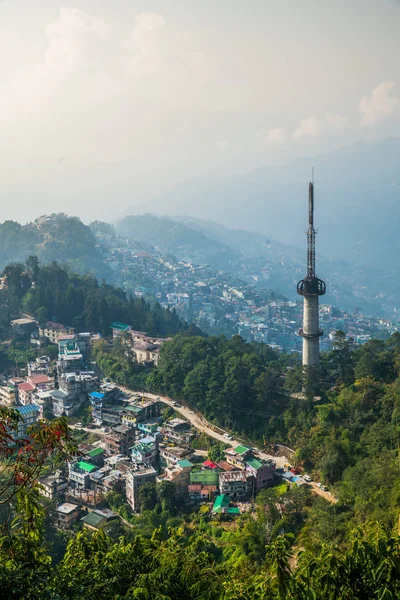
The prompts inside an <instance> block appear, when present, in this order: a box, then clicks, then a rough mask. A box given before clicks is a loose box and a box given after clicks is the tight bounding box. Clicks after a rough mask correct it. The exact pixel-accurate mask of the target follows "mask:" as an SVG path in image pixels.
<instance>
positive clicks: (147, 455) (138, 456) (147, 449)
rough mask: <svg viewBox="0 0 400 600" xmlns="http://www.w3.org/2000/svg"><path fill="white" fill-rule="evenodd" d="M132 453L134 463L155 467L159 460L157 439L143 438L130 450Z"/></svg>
mask: <svg viewBox="0 0 400 600" xmlns="http://www.w3.org/2000/svg"><path fill="white" fill-rule="evenodd" d="M130 451H131V453H132V461H133V462H136V463H145V464H148V465H154V464H156V462H157V458H158V442H157V438H155V437H152V436H147V437H144V438H141V439H140V440H138V441H137V443H136V444H135V445H134V446H132V448H130Z"/></svg>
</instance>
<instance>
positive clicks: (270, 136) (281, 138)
mask: <svg viewBox="0 0 400 600" xmlns="http://www.w3.org/2000/svg"><path fill="white" fill-rule="evenodd" d="M256 137H258V138H259V139H260V140H261V143H262V145H263V146H269V145H270V144H283V143H284V142H286V141H287V140H288V131H287V129H285V128H283V127H275V128H272V129H259V130H258V131H256Z"/></svg>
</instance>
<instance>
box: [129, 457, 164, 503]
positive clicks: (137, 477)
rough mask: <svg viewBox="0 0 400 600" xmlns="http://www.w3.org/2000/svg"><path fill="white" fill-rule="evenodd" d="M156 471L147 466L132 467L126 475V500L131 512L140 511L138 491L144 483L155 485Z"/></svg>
mask: <svg viewBox="0 0 400 600" xmlns="http://www.w3.org/2000/svg"><path fill="white" fill-rule="evenodd" d="M156 477H157V471H156V470H155V469H154V468H153V467H150V466H148V465H134V466H132V467H131V468H130V469H129V470H128V471H127V473H126V499H127V501H128V504H129V505H130V507H131V508H132V510H133V511H135V512H139V511H140V496H139V490H140V488H141V486H142V485H143V484H145V483H155V481H156Z"/></svg>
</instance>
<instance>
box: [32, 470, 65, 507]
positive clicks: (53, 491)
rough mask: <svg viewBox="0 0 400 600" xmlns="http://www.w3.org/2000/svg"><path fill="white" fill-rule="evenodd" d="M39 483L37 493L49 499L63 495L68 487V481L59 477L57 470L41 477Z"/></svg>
mask: <svg viewBox="0 0 400 600" xmlns="http://www.w3.org/2000/svg"><path fill="white" fill-rule="evenodd" d="M39 484H40V487H39V493H40V494H41V495H42V496H44V497H45V498H48V499H49V500H53V499H54V498H57V497H59V496H63V495H64V494H65V492H66V490H67V488H68V481H67V480H66V479H64V477H61V475H60V473H59V472H58V473H54V474H53V475H48V476H47V477H41V478H40V479H39Z"/></svg>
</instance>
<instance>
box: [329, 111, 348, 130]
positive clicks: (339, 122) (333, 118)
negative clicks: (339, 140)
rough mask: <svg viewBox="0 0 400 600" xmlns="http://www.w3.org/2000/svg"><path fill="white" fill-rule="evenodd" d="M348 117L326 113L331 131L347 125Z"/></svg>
mask: <svg viewBox="0 0 400 600" xmlns="http://www.w3.org/2000/svg"><path fill="white" fill-rule="evenodd" d="M346 123H347V119H346V118H345V117H341V116H340V115H330V114H326V115H325V124H326V128H327V129H329V130H330V131H340V130H341V129H343V127H344V126H345V125H346Z"/></svg>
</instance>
